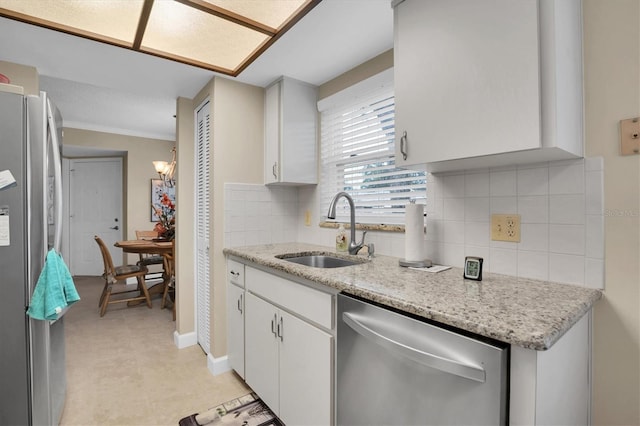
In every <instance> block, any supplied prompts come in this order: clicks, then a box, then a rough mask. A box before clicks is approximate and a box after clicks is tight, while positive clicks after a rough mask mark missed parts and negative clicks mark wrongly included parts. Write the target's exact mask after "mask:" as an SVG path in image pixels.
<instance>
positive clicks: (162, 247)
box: [114, 240, 173, 295]
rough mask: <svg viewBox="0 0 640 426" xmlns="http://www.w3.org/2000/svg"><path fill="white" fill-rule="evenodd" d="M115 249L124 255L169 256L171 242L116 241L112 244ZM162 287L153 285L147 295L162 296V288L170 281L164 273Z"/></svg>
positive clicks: (171, 251)
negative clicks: (119, 249) (118, 249)
mask: <svg viewBox="0 0 640 426" xmlns="http://www.w3.org/2000/svg"><path fill="white" fill-rule="evenodd" d="M114 245H115V246H116V247H118V248H121V249H122V251H123V252H125V253H148V254H159V255H162V256H164V255H170V254H172V253H173V242H172V241H153V240H123V241H117V242H116V243H115V244H114ZM162 277H163V281H162V285H157V284H156V285H153V286H151V287H149V294H150V295H154V294H162V293H163V292H164V286H165V284H166V282H167V281H168V280H170V279H171V277H170V276H168V275H167V274H166V273H165V271H163V272H162Z"/></svg>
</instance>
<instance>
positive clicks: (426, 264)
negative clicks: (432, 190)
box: [398, 199, 433, 268]
mask: <svg viewBox="0 0 640 426" xmlns="http://www.w3.org/2000/svg"><path fill="white" fill-rule="evenodd" d="M409 202H410V203H411V204H415V203H416V200H415V199H411V200H409ZM424 216H426V214H425V215H424ZM398 264H400V266H403V267H405V268H430V267H431V266H433V263H432V262H431V260H430V259H423V260H406V259H400V260H399V261H398Z"/></svg>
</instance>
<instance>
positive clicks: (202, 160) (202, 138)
mask: <svg viewBox="0 0 640 426" xmlns="http://www.w3.org/2000/svg"><path fill="white" fill-rule="evenodd" d="M210 124H211V123H210V108H209V101H205V103H204V104H203V105H201V106H200V108H198V110H197V113H196V170H197V175H196V188H197V189H196V309H197V315H196V321H197V323H196V334H197V337H198V344H199V345H200V346H201V347H202V349H203V350H204V351H205V353H207V354H209V353H211V348H210V346H209V324H210V316H209V305H210V303H209V300H210V299H209V298H210V294H211V293H210V290H209V289H210V277H211V275H210V264H211V263H210V262H211V260H210V258H209V229H210V226H211V224H210V214H209V212H210V211H211V206H210V204H209V203H210V191H211V182H210V173H209V168H210V164H211V158H210V156H211V154H210V149H209V145H210V144H209V139H210Z"/></svg>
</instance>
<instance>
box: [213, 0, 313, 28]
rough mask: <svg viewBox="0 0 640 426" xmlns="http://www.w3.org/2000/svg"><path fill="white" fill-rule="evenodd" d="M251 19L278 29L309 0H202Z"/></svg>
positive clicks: (309, 0)
mask: <svg viewBox="0 0 640 426" xmlns="http://www.w3.org/2000/svg"><path fill="white" fill-rule="evenodd" d="M204 1H205V2H207V3H210V4H212V5H214V6H217V7H220V8H222V9H226V10H228V11H230V12H233V13H236V14H238V15H242V16H245V17H247V18H249V19H251V20H253V21H256V22H259V23H261V24H265V25H267V26H269V27H271V28H273V29H275V30H280V29H281V28H282V26H283V25H284V24H286V23H287V22H289V20H290V18H292V17H293V16H295V14H296V13H298V11H300V10H302V8H303V7H304V6H306V5H307V4H309V3H310V2H311V0H204Z"/></svg>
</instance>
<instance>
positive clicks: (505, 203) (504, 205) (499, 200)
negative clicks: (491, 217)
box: [489, 196, 518, 214]
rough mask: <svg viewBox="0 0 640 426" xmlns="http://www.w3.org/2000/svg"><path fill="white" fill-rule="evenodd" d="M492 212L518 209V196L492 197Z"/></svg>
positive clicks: (507, 211) (503, 212)
mask: <svg viewBox="0 0 640 426" xmlns="http://www.w3.org/2000/svg"><path fill="white" fill-rule="evenodd" d="M489 210H490V213H491V214H494V213H497V214H509V213H514V212H517V211H518V198H517V197H516V196H512V197H491V198H490V202H489Z"/></svg>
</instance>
